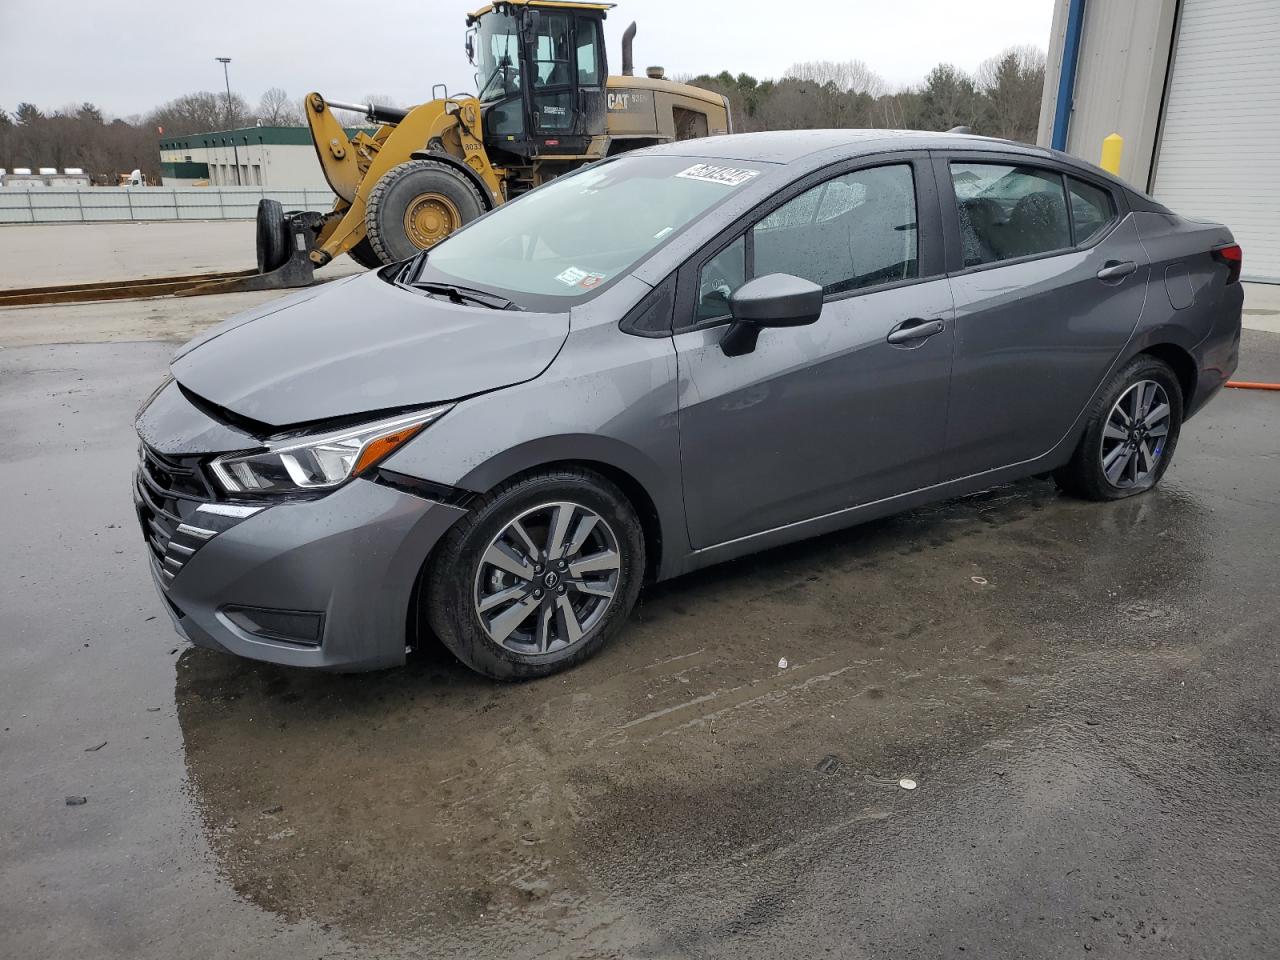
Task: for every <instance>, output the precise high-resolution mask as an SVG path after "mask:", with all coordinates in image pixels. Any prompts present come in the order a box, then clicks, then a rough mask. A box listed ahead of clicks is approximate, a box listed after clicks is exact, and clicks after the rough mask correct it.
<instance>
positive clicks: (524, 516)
mask: <svg viewBox="0 0 1280 960" xmlns="http://www.w3.org/2000/svg"><path fill="white" fill-rule="evenodd" d="M621 571H622V557H621V554H620V553H619V550H618V540H617V537H615V536H614V533H613V530H612V529H610V527H609V524H608V523H607V522H606V521H605V519H604V518H603V517H601V516H600V514H598V513H596V512H595V511H594V510H592V509H590V508H589V507H585V506H583V505H582V504H580V503H572V502H569V501H557V502H555V503H545V504H542V505H541V506H537V507H534V508H533V509H531V510H526V511H524V512H523V513H521V514H520V515H519V516H518V517H516V518H515V519H514V520H512V521H511V522H510V523H508V524H507V525H506V526H504V527H503V528H502V530H501V531H500V532H499V533H498V535H497V536H496V537H494V538H493V540H491V541H490V543H489V546H488V547H487V548H486V549H485V551H484V553H483V554H482V555H481V558H480V565H479V569H478V570H477V572H476V580H475V590H474V602H475V611H476V615H477V616H478V617H479V618H480V623H481V625H482V626H483V627H484V630H485V633H486V634H488V636H489V639H490V640H492V641H493V642H494V643H496V644H498V645H499V646H501V647H505V648H506V649H507V650H510V651H512V652H515V653H521V654H526V655H527V654H535V655H538V654H548V653H556V652H558V651H560V650H563V649H565V648H566V647H569V646H572V645H573V644H575V643H577V642H578V641H579V640H581V639H582V637H583V636H584V635H585V634H586V633H587V632H588V631H590V630H591V629H592V628H593V627H594V626H596V624H598V623H599V622H600V620H601V618H602V617H603V616H604V614H605V611H606V610H608V608H609V605H610V604H611V603H612V602H613V598H614V594H615V593H616V592H617V590H618V584H619V579H620V577H621Z"/></svg>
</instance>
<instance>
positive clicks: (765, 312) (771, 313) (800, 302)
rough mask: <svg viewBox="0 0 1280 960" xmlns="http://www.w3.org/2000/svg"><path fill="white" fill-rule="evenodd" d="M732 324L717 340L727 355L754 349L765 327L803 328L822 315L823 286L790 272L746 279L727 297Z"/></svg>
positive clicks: (736, 355) (736, 354)
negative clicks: (721, 337)
mask: <svg viewBox="0 0 1280 960" xmlns="http://www.w3.org/2000/svg"><path fill="white" fill-rule="evenodd" d="M729 311H730V313H731V314H732V316H733V323H731V324H730V325H729V329H728V330H727V331H726V332H725V335H724V339H723V340H721V341H720V349H721V350H723V351H724V355H725V356H726V357H740V356H742V355H743V354H744V353H750V352H751V351H752V350H754V349H755V348H756V340H757V339H758V338H759V336H760V330H761V329H762V328H764V327H802V326H805V325H806V324H810V323H814V322H815V321H816V320H817V319H818V317H820V316H821V315H822V287H820V286H818V285H817V284H816V283H814V282H813V281H812V280H805V279H803V278H802V277H794V276H792V275H791V274H789V273H770V274H767V275H765V276H763V277H756V278H755V279H754V280H748V281H747V282H746V283H744V284H743V285H742V286H740V287H739V288H738V289H737V290H735V291H734V292H733V294H732V296H730V297H729Z"/></svg>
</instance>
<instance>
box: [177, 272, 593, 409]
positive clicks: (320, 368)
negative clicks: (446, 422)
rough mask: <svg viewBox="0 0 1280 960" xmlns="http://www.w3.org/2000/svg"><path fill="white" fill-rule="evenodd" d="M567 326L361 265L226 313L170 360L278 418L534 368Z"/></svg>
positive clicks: (495, 384)
mask: <svg viewBox="0 0 1280 960" xmlns="http://www.w3.org/2000/svg"><path fill="white" fill-rule="evenodd" d="M568 333H569V315H568V314H567V313H565V314H546V313H527V312H521V311H517V310H490V309H487V308H483V307H471V306H463V305H458V304H453V303H450V302H448V301H444V300H439V299H436V298H433V297H427V296H423V295H421V294H418V293H415V292H413V291H410V290H405V289H403V288H401V287H397V286H394V285H393V284H390V283H387V282H386V281H384V280H383V279H382V278H381V277H379V276H378V275H377V274H376V273H368V274H363V275H360V276H356V277H352V278H350V279H344V280H339V281H334V282H332V283H328V284H325V285H323V286H322V287H320V288H319V289H308V290H305V291H302V292H301V293H298V294H294V295H293V296H290V297H286V298H284V299H283V300H277V301H274V302H272V303H270V304H266V305H265V306H263V307H260V308H258V309H257V310H254V311H249V312H248V313H243V314H240V315H238V316H235V317H232V318H231V319H229V320H226V321H225V322H223V323H222V324H220V325H219V326H216V327H214V328H212V329H211V330H209V331H207V332H206V333H205V334H204V335H203V336H201V337H198V338H197V339H195V340H193V341H191V342H190V343H189V344H187V345H186V346H184V347H183V348H182V349H180V350H179V351H178V353H177V354H176V355H175V356H174V358H173V361H172V363H171V369H172V371H173V375H174V377H175V378H176V379H177V381H178V383H180V384H181V385H182V386H183V388H184V389H185V390H187V391H189V392H190V393H193V394H195V395H197V396H198V397H201V398H203V399H204V400H207V401H209V402H210V403H213V404H216V405H217V406H219V407H223V408H225V409H227V410H230V411H231V412H232V413H235V414H238V415H239V416H241V417H245V418H248V419H250V420H254V421H257V422H258V423H262V424H266V425H267V426H271V427H285V426H293V425H295V424H301V423H307V422H310V421H314V420H327V419H332V418H335V417H347V416H353V415H358V414H362V413H369V412H373V411H379V410H390V409H395V408H399V407H408V406H415V405H420V404H430V403H437V402H443V401H446V400H456V399H458V398H460V397H466V396H471V395H474V394H477V393H485V392H487V391H489V390H496V389H497V388H499V387H505V386H509V385H510V384H514V383H521V382H523V381H525V380H532V379H533V378H534V377H536V376H538V375H539V374H540V373H542V371H543V370H545V369H546V368H547V367H548V366H549V365H550V363H551V361H552V360H553V359H555V356H556V354H557V353H558V352H559V350H560V347H561V345H562V344H563V343H564V340H565V337H567V336H568Z"/></svg>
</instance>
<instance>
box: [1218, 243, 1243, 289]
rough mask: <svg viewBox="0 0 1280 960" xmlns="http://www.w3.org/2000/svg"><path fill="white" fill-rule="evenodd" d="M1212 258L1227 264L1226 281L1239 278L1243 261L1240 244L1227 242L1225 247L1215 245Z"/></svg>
mask: <svg viewBox="0 0 1280 960" xmlns="http://www.w3.org/2000/svg"><path fill="white" fill-rule="evenodd" d="M1213 259H1215V260H1217V261H1218V262H1219V263H1225V264H1226V265H1227V283H1235V282H1236V281H1237V280H1239V279H1240V267H1241V266H1242V265H1243V263H1244V251H1243V250H1241V249H1240V244H1238V243H1229V244H1227V245H1226V246H1225V247H1215V248H1214V250H1213Z"/></svg>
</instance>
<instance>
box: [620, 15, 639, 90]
mask: <svg viewBox="0 0 1280 960" xmlns="http://www.w3.org/2000/svg"><path fill="white" fill-rule="evenodd" d="M635 38H636V22H635V21H634V20H632V21H631V26H629V27H627V29H626V30H624V31H623V32H622V75H623V76H624V77H630V76H632V75H633V74H634V73H635V72H636V67H635V61H634V60H633V59H632V57H631V44H632V41H634V40H635Z"/></svg>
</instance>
